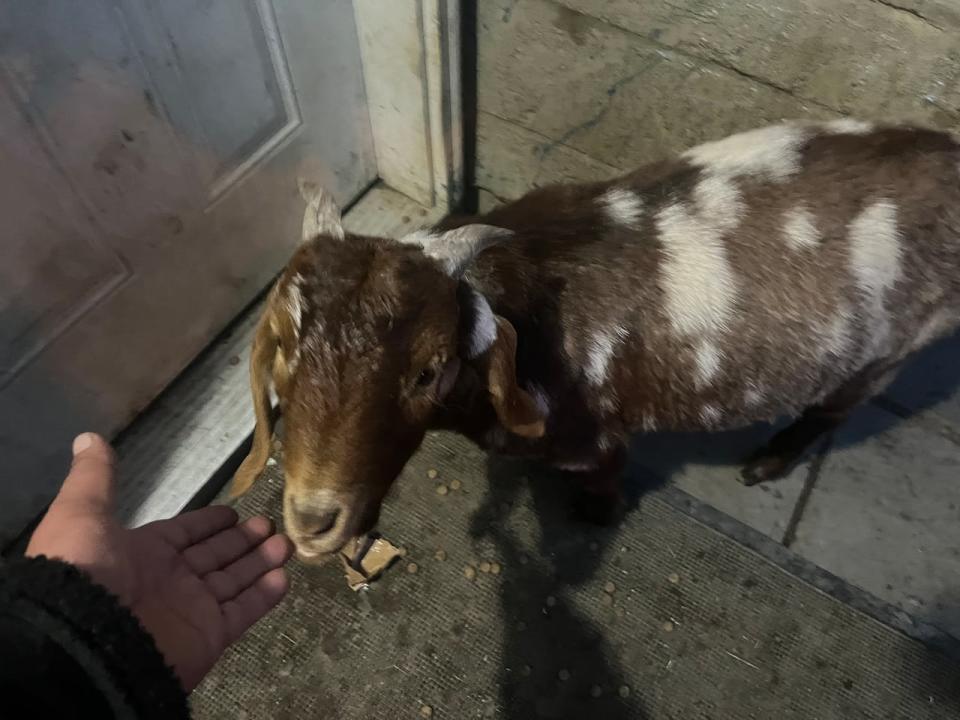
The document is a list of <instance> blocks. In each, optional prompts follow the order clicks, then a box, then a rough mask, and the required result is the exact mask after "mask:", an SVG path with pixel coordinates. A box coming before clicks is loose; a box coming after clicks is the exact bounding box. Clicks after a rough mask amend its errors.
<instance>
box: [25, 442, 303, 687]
mask: <svg viewBox="0 0 960 720" xmlns="http://www.w3.org/2000/svg"><path fill="white" fill-rule="evenodd" d="M113 496H114V454H113V450H112V449H111V448H110V446H109V445H108V444H107V443H106V441H104V440H103V439H102V438H101V437H99V436H97V435H93V434H90V433H88V434H85V435H81V436H80V437H78V438H77V439H76V440H75V441H74V445H73V466H72V468H71V469H70V474H69V475H68V476H67V479H66V480H65V481H64V483H63V487H62V488H61V489H60V493H59V494H58V495H57V497H56V498H55V499H54V501H53V503H52V504H51V505H50V509H49V510H48V511H47V514H46V515H45V516H44V518H43V520H42V521H41V522H40V525H39V526H38V527H37V529H36V531H35V532H34V533H33V536H32V537H31V539H30V543H29V545H28V547H27V555H30V556H34V555H46V556H47V557H51V558H59V559H61V560H65V561H67V562H69V563H72V564H73V565H76V566H77V567H79V568H81V569H83V570H85V571H86V572H87V573H89V574H90V576H91V577H92V578H93V579H94V580H95V581H96V582H98V583H100V584H101V585H103V586H105V587H106V588H107V589H109V590H110V591H111V592H113V593H114V594H116V595H117V596H118V597H119V598H120V601H121V602H122V603H123V604H124V605H126V606H127V607H128V608H129V609H130V610H131V611H132V612H133V614H134V615H136V616H137V617H138V618H139V619H140V622H141V623H142V624H143V626H144V627H145V628H146V629H147V631H149V632H150V634H151V635H152V636H153V638H154V640H155V641H156V643H157V647H158V648H159V649H160V652H162V653H163V656H164V658H165V659H166V660H167V662H168V663H170V664H171V665H172V666H173V668H174V670H175V671H176V673H177V675H178V676H179V678H180V681H181V683H182V684H183V686H184V688H185V689H186V690H187V691H190V690H192V689H193V688H194V687H196V685H197V684H198V683H199V682H200V680H202V679H203V676H204V675H205V674H206V673H207V671H209V670H210V668H211V667H213V664H214V663H215V662H216V661H217V659H218V658H219V657H220V655H221V654H222V653H223V651H224V650H226V649H227V647H228V646H229V645H230V644H231V643H233V642H234V641H235V640H237V639H238V638H239V637H240V636H241V635H243V633H244V632H246V630H247V629H248V628H249V627H250V626H251V625H253V624H254V623H255V622H256V621H257V620H259V619H260V618H261V617H263V616H264V615H266V614H267V612H268V611H269V610H270V609H271V608H273V607H274V606H275V605H276V604H277V603H278V602H280V600H281V599H282V598H283V596H284V595H285V594H286V592H287V589H288V587H289V581H288V579H287V576H286V573H285V571H284V570H283V565H284V564H285V563H286V562H287V560H288V559H289V558H290V555H291V553H292V552H293V546H292V545H291V543H290V541H289V540H288V539H287V538H286V537H285V536H283V535H279V534H274V533H273V525H272V524H271V522H270V521H269V520H267V519H266V518H264V517H259V516H258V517H253V518H250V519H249V520H246V521H244V522H242V523H239V524H238V518H237V514H236V512H234V511H233V510H232V509H230V508H228V507H225V506H211V507H206V508H203V509H202V510H196V511H194V512H189V513H186V514H184V515H180V516H178V517H175V518H171V519H169V520H160V521H157V522H152V523H149V524H147V525H144V526H143V527H139V528H136V529H133V530H129V529H126V528H124V527H122V526H121V525H120V524H119V523H118V522H117V521H116V520H115V519H114V518H113Z"/></svg>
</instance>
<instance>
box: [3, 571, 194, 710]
mask: <svg viewBox="0 0 960 720" xmlns="http://www.w3.org/2000/svg"><path fill="white" fill-rule="evenodd" d="M0 648H2V656H0V715H4V716H9V717H57V716H59V717H119V718H138V719H139V718H165V719H168V718H178V717H179V718H186V717H189V713H188V710H187V703H186V696H185V694H184V692H183V690H182V689H181V687H180V684H179V681H178V680H177V678H176V676H175V675H174V674H173V671H172V670H171V669H170V668H169V667H168V666H167V665H166V663H165V662H164V660H163V657H162V655H161V654H160V652H159V651H158V650H157V648H156V645H155V644H154V642H153V639H152V638H151V637H150V635H149V634H148V633H147V632H146V631H145V630H144V629H143V628H142V627H141V626H140V624H139V622H138V621H137V620H136V618H135V617H134V616H133V615H132V614H131V613H130V612H129V611H128V610H127V609H126V608H124V607H123V606H121V605H120V604H119V603H118V602H117V600H116V598H115V597H113V596H112V595H111V594H110V593H109V592H108V591H107V590H106V589H105V588H103V587H101V586H99V585H97V584H95V583H94V582H92V581H91V580H90V579H89V577H87V576H86V575H85V574H84V573H81V572H80V571H79V570H77V569H76V568H74V567H73V566H71V565H68V564H67V563H62V562H58V561H53V560H48V559H45V558H42V557H41V558H34V559H22V560H15V561H13V562H11V563H10V564H7V565H4V566H2V567H0Z"/></svg>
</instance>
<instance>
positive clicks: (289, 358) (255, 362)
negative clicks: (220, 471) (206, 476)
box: [229, 280, 303, 497]
mask: <svg viewBox="0 0 960 720" xmlns="http://www.w3.org/2000/svg"><path fill="white" fill-rule="evenodd" d="M302 312H303V308H302V302H301V300H300V288H299V284H298V283H297V282H296V281H292V282H287V283H286V284H284V283H283V281H282V280H281V281H280V282H279V283H278V284H277V285H276V286H274V288H273V290H271V291H270V295H269V297H268V298H267V303H266V309H265V310H264V312H263V315H262V316H261V317H260V322H259V323H258V325H257V330H256V332H255V334H254V337H253V347H252V349H251V351H250V392H251V394H252V396H253V412H254V416H255V418H256V424H255V426H254V429H253V444H252V445H251V447H250V452H249V454H248V455H247V457H246V458H245V459H244V461H243V462H242V463H241V464H240V467H239V468H238V469H237V472H236V474H235V475H234V476H233V483H232V484H231V486H230V493H229V494H230V497H238V496H240V495H243V493H245V492H246V491H247V490H249V489H250V486H251V485H253V483H254V481H255V480H256V479H257V477H258V476H259V475H260V473H261V472H263V468H264V467H265V466H266V464H267V460H269V459H270V450H271V440H272V439H273V426H274V420H275V416H274V412H273V408H272V406H271V402H270V387H271V385H274V386H275V387H276V388H277V391H278V393H281V392H282V388H283V386H285V385H286V384H287V382H288V381H289V377H290V374H291V373H292V372H293V370H294V369H295V364H296V362H297V357H296V352H297V347H298V345H299V337H298V336H299V331H300V321H301V313H302Z"/></svg>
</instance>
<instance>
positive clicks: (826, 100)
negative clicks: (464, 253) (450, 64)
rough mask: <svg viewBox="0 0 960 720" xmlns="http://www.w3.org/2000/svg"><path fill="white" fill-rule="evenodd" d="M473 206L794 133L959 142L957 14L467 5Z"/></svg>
mask: <svg viewBox="0 0 960 720" xmlns="http://www.w3.org/2000/svg"><path fill="white" fill-rule="evenodd" d="M477 4H478V6H479V10H478V14H479V16H478V45H479V60H478V65H479V78H478V109H479V116H478V122H477V135H478V142H477V145H478V148H477V184H478V185H479V186H480V187H481V189H482V191H484V192H481V206H482V207H483V206H489V205H490V204H491V203H493V202H495V201H496V199H497V198H500V199H511V198H515V197H517V196H519V195H521V194H523V193H524V192H525V191H526V190H528V189H530V188H532V187H536V186H539V185H543V184H547V183H550V182H556V181H563V180H587V179H595V178H603V177H609V176H611V175H614V174H617V173H618V172H620V171H621V170H627V169H632V168H634V167H636V166H639V165H641V164H643V163H645V162H649V161H652V160H656V159H659V158H661V157H663V156H665V155H668V154H671V153H674V152H676V151H680V150H683V149H685V148H687V147H689V146H691V145H694V144H696V143H699V142H701V141H704V140H709V139H715V138H719V137H723V136H724V135H727V134H729V133H732V132H736V131H739V130H744V129H748V128H751V127H756V126H758V125H763V124H766V123H771V122H776V121H778V120H781V119H790V118H832V117H839V116H843V115H852V116H855V117H860V118H864V119H876V120H910V121H915V122H920V123H923V124H926V125H930V126H934V127H939V128H954V129H960V0H779V2H775V1H774V0H478V3H477Z"/></svg>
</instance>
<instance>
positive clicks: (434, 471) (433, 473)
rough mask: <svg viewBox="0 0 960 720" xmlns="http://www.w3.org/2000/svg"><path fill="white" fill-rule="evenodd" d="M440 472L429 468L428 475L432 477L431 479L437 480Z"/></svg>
mask: <svg viewBox="0 0 960 720" xmlns="http://www.w3.org/2000/svg"><path fill="white" fill-rule="evenodd" d="M439 474H440V473H438V472H437V471H436V470H434V469H433V468H430V469H429V470H427V477H428V478H430V479H431V480H436V479H437V477H438V476H439Z"/></svg>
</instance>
